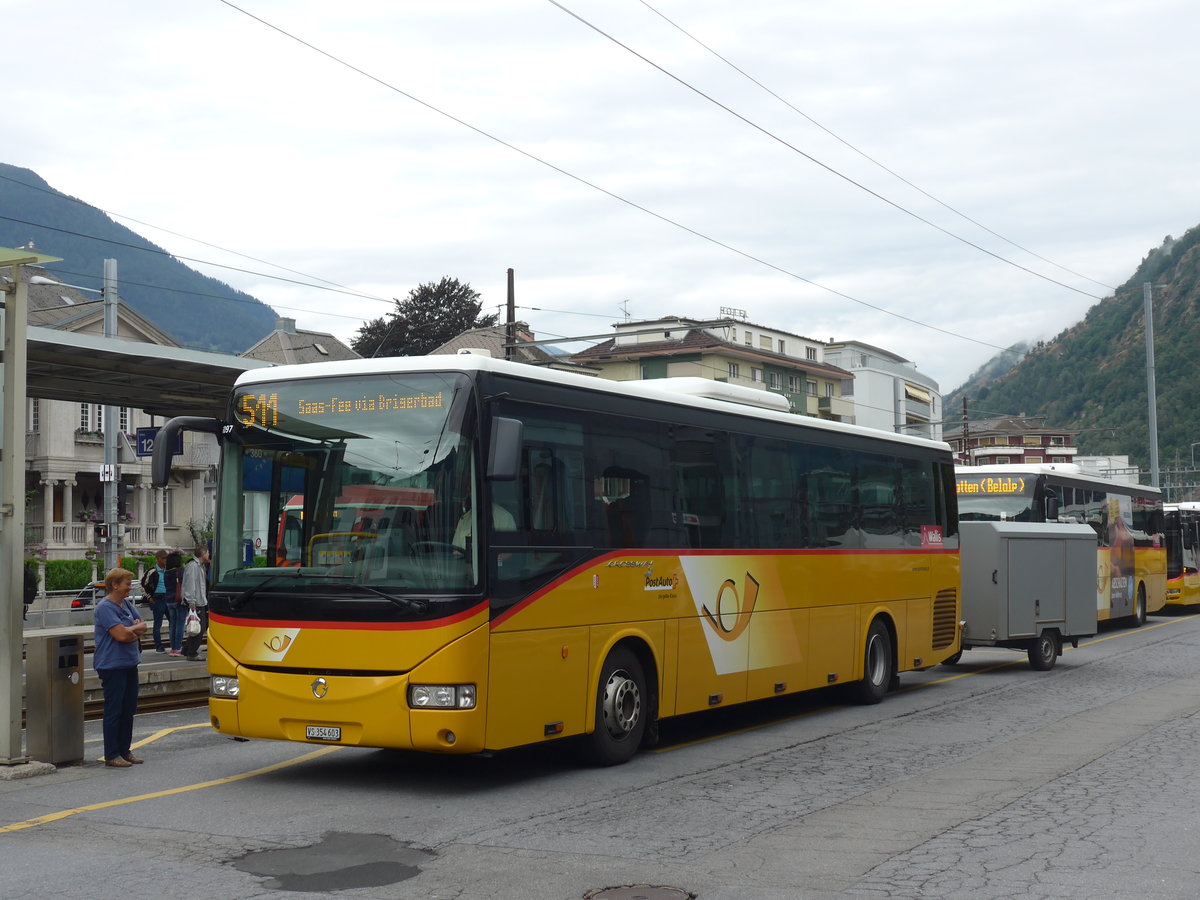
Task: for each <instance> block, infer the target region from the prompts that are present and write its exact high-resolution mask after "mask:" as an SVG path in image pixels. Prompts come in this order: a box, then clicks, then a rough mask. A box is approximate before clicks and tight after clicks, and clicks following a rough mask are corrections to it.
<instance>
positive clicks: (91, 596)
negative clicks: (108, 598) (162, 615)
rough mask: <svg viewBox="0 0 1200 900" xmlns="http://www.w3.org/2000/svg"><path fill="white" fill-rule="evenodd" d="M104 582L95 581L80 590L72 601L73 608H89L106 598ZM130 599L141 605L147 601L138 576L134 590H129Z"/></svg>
mask: <svg viewBox="0 0 1200 900" xmlns="http://www.w3.org/2000/svg"><path fill="white" fill-rule="evenodd" d="M104 593H105V592H104V582H103V581H93V582H92V583H91V584H89V585H87V586H85V587H84V588H83V590H81V591H80V592H79V595H78V596H77V597H75V599H74V600H72V601H71V609H88V608H90V607H92V606H95V605H96V604H97V603H98V602H100V601H101V600H103V599H104ZM129 599H130V600H132V601H133V602H134V603H135V604H137V605H139V606H144V605H145V604H146V603H147V600H146V595H145V593H143V591H142V583H141V582H140V581H138V580H137V579H136V578H135V579H134V581H133V590H132V591H130V592H129Z"/></svg>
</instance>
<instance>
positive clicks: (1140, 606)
mask: <svg viewBox="0 0 1200 900" xmlns="http://www.w3.org/2000/svg"><path fill="white" fill-rule="evenodd" d="M1130 618H1131V619H1132V621H1133V627H1134V628H1141V627H1142V626H1143V625H1145V624H1146V586H1145V585H1144V584H1139V585H1138V589H1137V598H1136V599H1135V600H1134V601H1133V615H1132V616H1131V617H1130Z"/></svg>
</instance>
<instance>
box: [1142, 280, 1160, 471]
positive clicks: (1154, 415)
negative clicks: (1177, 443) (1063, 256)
mask: <svg viewBox="0 0 1200 900" xmlns="http://www.w3.org/2000/svg"><path fill="white" fill-rule="evenodd" d="M1152 293H1153V287H1152V286H1151V284H1150V282H1148V281H1145V282H1143V283H1142V308H1143V310H1144V316H1145V320H1146V400H1147V402H1148V403H1149V405H1150V485H1151V487H1158V391H1157V389H1156V388H1155V385H1154V301H1153V300H1152V299H1151V294H1152Z"/></svg>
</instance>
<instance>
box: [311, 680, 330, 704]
mask: <svg viewBox="0 0 1200 900" xmlns="http://www.w3.org/2000/svg"><path fill="white" fill-rule="evenodd" d="M312 692H313V696H314V697H316V698H317V699H318V700H324V699H325V695H326V694H328V693H329V682H328V681H326V680H325V679H324V678H318V679H317V680H316V681H314V682H313V683H312Z"/></svg>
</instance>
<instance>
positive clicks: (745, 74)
mask: <svg viewBox="0 0 1200 900" xmlns="http://www.w3.org/2000/svg"><path fill="white" fill-rule="evenodd" d="M638 2H639V3H641V4H642V6H644V7H646V9H648V10H650V12H652V13H654V14H655V15H656V16H658V17H659V18H660V19H662V20H663V21H664V22H666V23H667V24H668V25H670V26H671V27H672V28H674V29H676V30H677V31H678V32H679V33H680V34H682V35H683V36H684V37H686V38H688V39H689V40H691V41H693V42H695V43H696V44H698V45H699V46H701V47H702V48H704V49H705V50H706V51H708V52H709V53H711V54H712V55H713V56H715V57H716V58H717V59H719V60H720V61H721V62H723V63H724V64H725V65H727V66H729V67H730V68H731V69H733V70H734V71H735V72H737V73H738V74H739V75H741V76H742V77H744V78H746V79H747V80H748V81H750V82H751V83H753V84H755V85H757V86H758V87H759V88H761V89H762V90H764V91H766V92H767V93H768V94H770V95H771V96H772V97H774V98H775V99H776V100H778V101H779V102H780V103H782V104H783V105H784V106H786V107H787V108H788V109H790V110H792V111H793V112H794V113H796V114H797V115H799V116H800V117H802V118H803V119H805V120H807V121H808V122H810V123H812V124H813V125H815V126H816V127H817V128H819V129H820V130H821V131H823V132H825V133H826V134H827V135H829V136H830V137H831V138H833V139H834V140H835V141H837V142H838V143H840V144H842V145H843V146H844V147H846V148H848V149H849V150H851V151H853V152H854V153H857V154H858V155H859V156H861V157H862V158H863V159H865V160H867V161H868V162H869V163H871V164H872V165H875V166H878V167H879V168H880V169H882V170H883V171H884V172H887V173H888V174H889V175H891V176H892V177H893V178H896V179H898V180H899V181H901V182H903V183H904V184H906V185H908V186H909V187H910V188H912V189H913V190H914V191H916V192H917V193H919V194H922V195H923V196H925V197H927V198H929V199H930V200H932V201H933V202H934V203H936V204H938V205H939V206H941V207H942V208H943V209H947V210H949V211H950V212H952V213H954V214H955V215H956V216H959V217H960V218H962V219H965V220H966V221H968V222H970V223H971V224H972V225H974V226H976V227H977V228H980V229H982V230H984V231H986V232H987V233H988V234H990V235H992V236H993V237H996V238H999V239H1000V240H1002V241H1004V242H1005V243H1006V244H1009V245H1011V246H1013V247H1016V248H1017V249H1018V250H1021V251H1023V252H1025V253H1028V254H1029V255H1030V256H1033V257H1036V258H1037V259H1040V260H1041V261H1042V262H1044V263H1049V264H1050V265H1052V266H1054V267H1055V268H1058V269H1062V271H1064V272H1066V273H1068V274H1070V275H1074V276H1075V277H1076V278H1082V279H1084V280H1085V281H1090V282H1091V283H1092V284H1094V285H1097V286H1099V287H1102V288H1108V289H1109V290H1113V291H1115V290H1116V287H1114V286H1113V285H1111V284H1106V283H1104V282H1103V281H1097V280H1096V279H1095V278H1090V277H1088V276H1087V275H1084V274H1081V273H1080V272H1076V271H1075V270H1074V269H1071V268H1068V267H1067V266H1064V265H1062V264H1061V263H1057V262H1055V261H1054V260H1052V259H1048V258H1047V257H1045V256H1042V255H1041V254H1040V253H1037V252H1035V251H1033V250H1030V249H1029V248H1028V247H1025V246H1023V245H1021V244H1018V243H1017V242H1016V241H1014V240H1012V239H1010V238H1007V237H1005V236H1004V235H1002V234H1000V232H998V231H994V230H993V229H991V228H989V227H988V226H987V225H985V224H983V223H982V222H980V221H979V220H977V219H975V218H973V217H971V216H969V215H967V214H966V213H965V212H963V211H962V210H960V209H957V208H956V207H954V206H951V205H950V204H949V203H947V202H945V201H944V200H941V199H939V198H938V197H935V196H934V195H933V194H931V193H930V192H929V191H927V190H925V189H924V188H923V187H921V186H920V185H918V184H915V183H913V182H912V181H910V180H909V179H907V178H905V177H904V176H903V175H901V174H900V173H899V172H897V171H895V170H894V169H891V168H889V167H888V166H886V165H884V164H883V163H882V162H880V161H879V160H877V159H875V157H873V156H871V155H870V154H868V153H866V152H865V151H863V150H861V149H860V148H858V147H856V146H855V145H854V144H852V143H850V141H848V140H846V139H845V138H843V137H842V136H841V135H839V134H837V133H836V132H834V131H832V130H831V129H829V128H827V127H825V126H824V125H822V124H821V123H820V122H818V121H817V120H816V119H814V118H813V117H812V116H810V115H809V114H808V113H806V112H804V111H803V110H802V109H800V108H798V107H797V106H795V105H794V104H793V103H791V101H789V100H787V99H786V98H784V97H782V96H780V95H779V94H777V93H776V92H775V91H773V90H771V88H769V87H767V86H766V85H765V84H763V83H762V82H761V81H759V80H758V79H757V78H755V77H754V76H753V75H751V74H750V73H749V72H747V71H745V70H744V69H742V68H741V67H740V66H738V65H736V64H735V63H734V62H732V61H731V60H729V59H728V58H726V57H724V56H722V55H721V54H720V53H718V52H717V51H716V50H714V49H713V48H712V47H710V46H709V45H708V44H706V43H704V41H702V40H700V39H699V38H698V37H696V36H695V35H694V34H692V33H691V32H689V31H688V30H687V29H685V28H683V27H682V26H681V25H679V23H677V22H675V21H674V20H672V19H670V18H668V17H667V16H665V15H663V13H662V12H660V11H659V10H657V9H655V8H654V7H653V6H651V5H650V4H649V3H647V2H646V0H638ZM556 5H558V4H556Z"/></svg>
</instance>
